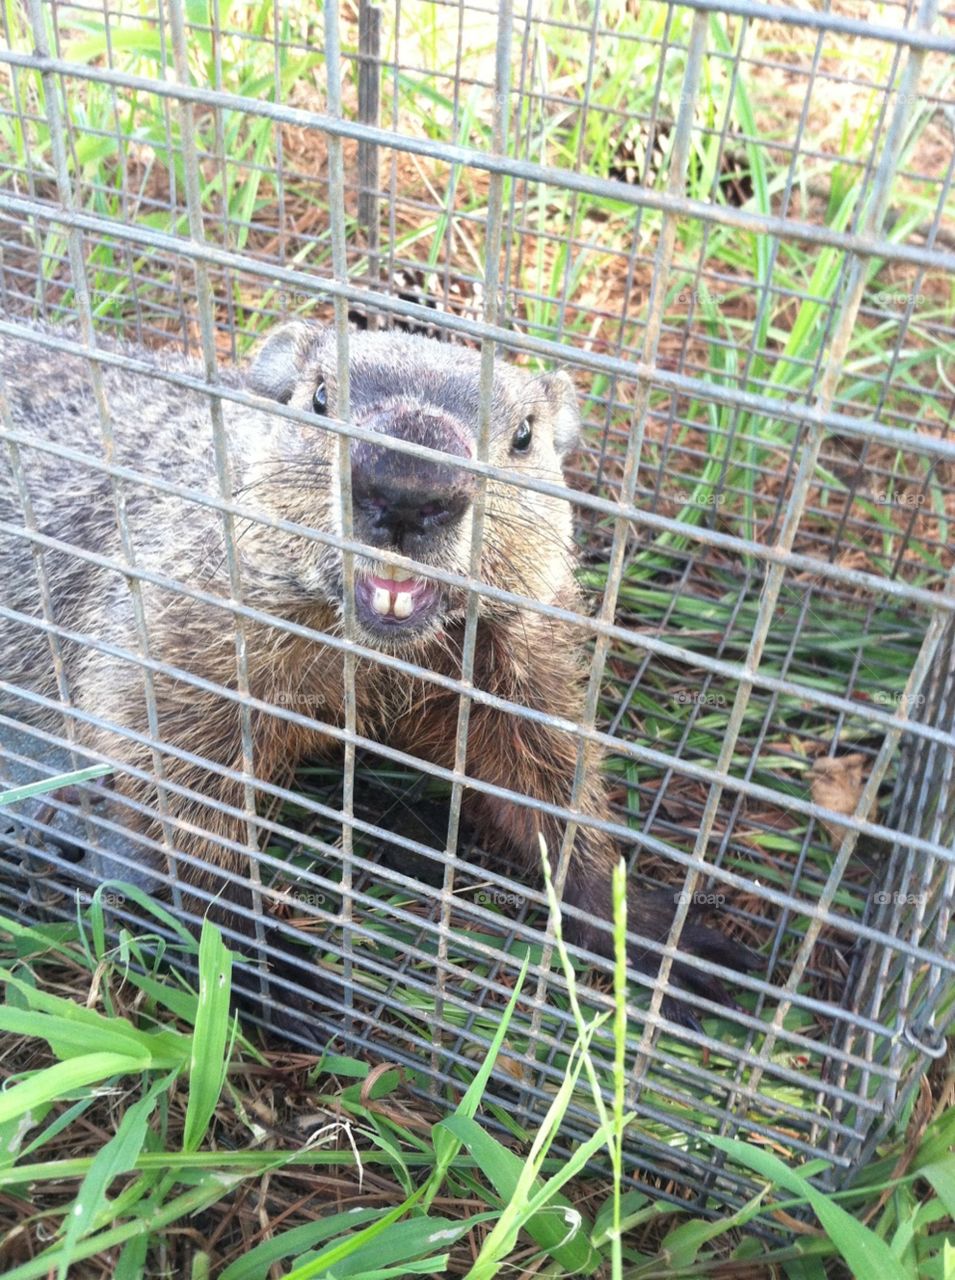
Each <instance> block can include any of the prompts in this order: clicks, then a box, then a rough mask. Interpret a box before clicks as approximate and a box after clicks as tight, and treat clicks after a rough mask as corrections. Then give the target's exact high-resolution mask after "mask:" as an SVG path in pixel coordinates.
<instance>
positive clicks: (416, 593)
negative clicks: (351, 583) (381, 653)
mask: <svg viewBox="0 0 955 1280" xmlns="http://www.w3.org/2000/svg"><path fill="white" fill-rule="evenodd" d="M403 572H404V570H402V569H398V568H396V567H395V566H394V565H388V564H376V565H375V566H374V568H373V569H372V570H371V571H368V570H367V569H365V570H359V571H358V572H357V573H356V574H355V612H356V613H357V615H358V621H359V622H360V623H361V625H362V626H363V627H364V628H365V630H366V631H370V632H371V633H372V634H373V635H378V636H382V637H387V638H388V639H396V638H397V637H398V635H399V634H400V633H402V632H405V633H412V632H415V631H420V630H421V629H422V628H424V627H426V626H428V625H429V624H430V623H431V622H432V621H433V620H434V617H435V614H436V613H437V612H438V609H439V607H440V605H441V592H440V590H439V588H438V586H437V584H435V583H433V582H428V581H426V579H424V578H405V577H402V576H401V575H402V574H403Z"/></svg>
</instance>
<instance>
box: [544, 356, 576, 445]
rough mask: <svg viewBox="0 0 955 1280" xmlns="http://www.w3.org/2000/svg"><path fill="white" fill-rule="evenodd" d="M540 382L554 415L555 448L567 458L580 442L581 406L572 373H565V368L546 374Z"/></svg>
mask: <svg viewBox="0 0 955 1280" xmlns="http://www.w3.org/2000/svg"><path fill="white" fill-rule="evenodd" d="M540 384H541V387H542V388H543V390H544V394H545V395H546V396H547V399H548V401H549V403H550V405H551V409H552V412H553V415H554V418H553V421H554V448H555V449H556V450H557V452H558V453H559V454H560V456H561V458H566V457H567V455H568V454H569V453H573V451H574V449H576V448H577V445H578V444H579V443H580V408H579V406H578V404H577V391H576V389H575V387H574V384H573V382H572V381H571V379H570V374H568V373H565V372H564V370H563V369H561V370H560V372H559V373H547V374H545V375H544V376H543V377H542V378H541V380H540Z"/></svg>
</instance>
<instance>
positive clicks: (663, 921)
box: [628, 892, 764, 1029]
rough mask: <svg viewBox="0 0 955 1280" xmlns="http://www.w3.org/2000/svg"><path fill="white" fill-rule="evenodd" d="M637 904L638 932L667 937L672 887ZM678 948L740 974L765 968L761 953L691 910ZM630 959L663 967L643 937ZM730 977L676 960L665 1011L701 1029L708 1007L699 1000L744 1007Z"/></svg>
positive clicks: (645, 967)
mask: <svg viewBox="0 0 955 1280" xmlns="http://www.w3.org/2000/svg"><path fill="white" fill-rule="evenodd" d="M633 905H634V907H635V911H634V912H632V925H631V928H632V930H633V932H635V933H636V934H638V935H640V936H642V937H644V938H649V939H652V940H653V941H655V942H664V941H665V940H666V938H667V936H668V934H669V931H670V926H671V924H672V921H673V916H674V913H675V911H676V907H677V899H676V898H675V897H674V895H673V894H670V893H667V892H663V893H659V894H646V895H641V896H640V897H639V898H638V899H637V901H636V903H634V904H633ZM634 916H635V919H634V918H633V917H634ZM679 947H680V950H681V951H682V952H684V953H685V954H686V955H688V956H694V957H697V958H699V959H700V960H702V961H703V962H704V963H706V964H707V965H710V964H712V965H719V966H720V967H721V968H723V969H734V970H736V971H737V972H739V973H745V972H751V971H758V970H759V969H762V968H763V967H764V961H763V959H762V957H761V956H760V955H759V954H758V953H757V952H755V951H752V950H751V949H750V948H749V947H746V946H744V945H743V944H742V943H740V942H738V941H737V940H736V939H734V938H731V937H729V936H728V935H727V934H725V933H723V932H721V931H720V930H719V929H714V928H711V927H710V926H709V925H705V924H701V923H700V922H699V920H697V919H694V917H693V914H692V910H691V914H690V916H689V917H688V918H687V920H686V922H685V924H684V926H683V931H682V933H681V935H680V942H679ZM628 958H629V960H630V963H631V964H632V965H633V966H634V967H635V968H637V969H640V970H641V971H642V972H645V973H651V974H655V973H657V972H658V970H659V967H660V958H659V956H658V955H657V954H656V953H655V952H654V951H652V950H651V949H650V948H648V947H646V946H641V945H640V942H639V941H634V942H632V943H631V945H630V948H629V956H628ZM727 982H728V980H727V979H726V978H725V977H724V976H723V975H721V974H717V973H713V972H710V971H709V970H708V969H706V968H703V967H699V966H697V965H693V964H687V963H684V962H682V961H680V960H675V961H674V962H673V965H672V967H671V969H670V976H669V981H668V985H667V993H666V995H665V996H664V999H663V1004H662V1006H661V1008H662V1012H663V1014H664V1016H665V1017H667V1018H668V1019H669V1020H670V1021H671V1022H676V1023H679V1024H680V1025H681V1026H691V1027H696V1028H697V1029H699V1025H700V1022H699V1019H700V1018H701V1017H703V1016H705V1015H706V1013H707V1012H709V1011H708V1010H705V1009H703V1008H702V1007H701V1006H700V1004H699V999H702V1000H706V1001H708V1002H710V1003H711V1004H716V1005H720V1006H722V1007H723V1008H725V1009H738V1008H739V1005H738V1004H737V1002H736V1000H735V998H734V996H733V995H732V993H731V990H730V986H729V985H727Z"/></svg>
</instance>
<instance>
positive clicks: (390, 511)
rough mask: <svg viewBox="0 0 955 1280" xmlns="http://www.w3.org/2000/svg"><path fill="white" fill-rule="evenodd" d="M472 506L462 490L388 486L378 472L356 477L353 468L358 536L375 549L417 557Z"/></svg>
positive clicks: (353, 494)
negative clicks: (391, 548)
mask: <svg viewBox="0 0 955 1280" xmlns="http://www.w3.org/2000/svg"><path fill="white" fill-rule="evenodd" d="M470 505H471V497H470V494H469V493H467V492H465V491H463V490H461V489H459V488H440V489H439V488H431V487H423V488H421V487H418V486H414V485H401V484H397V483H388V482H387V481H384V480H383V479H382V477H381V476H380V475H379V474H377V473H376V472H373V473H372V474H370V475H368V474H359V475H356V474H355V468H354V466H353V467H352V506H353V510H354V515H355V533H356V534H357V536H358V537H359V538H361V540H362V541H363V542H367V543H369V544H370V545H371V546H373V547H393V548H394V549H395V550H397V551H407V552H408V553H409V554H412V555H413V554H414V553H415V551H416V550H423V549H424V547H425V545H426V544H427V541H428V539H429V538H432V537H434V536H435V535H436V534H437V533H438V532H439V531H440V530H441V529H444V528H445V527H446V526H448V525H452V524H454V523H455V522H456V521H458V520H460V518H461V517H462V516H463V515H464V513H465V512H466V511H467V509H468V507H469V506H470Z"/></svg>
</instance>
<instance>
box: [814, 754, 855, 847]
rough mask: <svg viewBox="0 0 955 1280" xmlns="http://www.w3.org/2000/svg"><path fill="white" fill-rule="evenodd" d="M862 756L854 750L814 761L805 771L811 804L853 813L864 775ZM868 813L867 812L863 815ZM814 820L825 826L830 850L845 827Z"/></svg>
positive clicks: (825, 820)
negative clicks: (806, 772) (849, 753)
mask: <svg viewBox="0 0 955 1280" xmlns="http://www.w3.org/2000/svg"><path fill="white" fill-rule="evenodd" d="M865 762H866V757H865V756H864V755H862V754H861V753H860V752H858V751H854V752H853V753H852V754H851V755H848V756H837V757H832V756H827V757H825V758H824V759H822V760H817V761H816V763H815V764H814V765H813V766H812V768H811V769H810V770H809V782H810V794H811V796H812V802H813V804H818V805H821V806H822V807H823V808H824V809H834V810H835V811H836V813H847V814H851V813H855V811H856V805H857V804H858V803H859V798H860V796H861V795H862V789H863V787H864V785H865V778H864V777H863V774H862V768H863V765H864V764H865ZM866 816H868V815H866ZM818 821H819V822H820V823H821V824H822V826H823V827H824V828H825V830H826V833H827V835H828V836H829V840H830V842H831V844H832V847H833V848H834V849H837V848H838V847H839V845H840V844H842V841H843V839H844V838H845V834H846V832H847V830H848V827H844V826H843V825H842V823H840V822H831V821H829V820H827V819H826V818H819V819H818Z"/></svg>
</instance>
